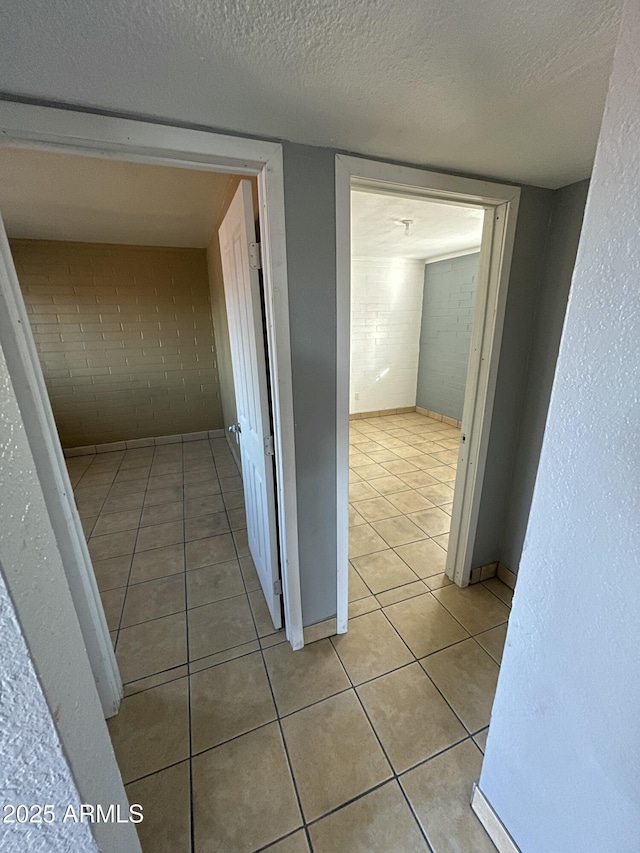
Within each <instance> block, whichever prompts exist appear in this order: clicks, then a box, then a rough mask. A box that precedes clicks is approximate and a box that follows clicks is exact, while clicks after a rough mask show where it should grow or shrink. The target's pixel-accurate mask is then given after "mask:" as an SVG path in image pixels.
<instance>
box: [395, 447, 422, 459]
mask: <svg viewBox="0 0 640 853" xmlns="http://www.w3.org/2000/svg"><path fill="white" fill-rule="evenodd" d="M393 452H394V453H395V454H396V456H399V457H400V458H401V459H409V460H411V459H412V457H414V456H420V455H421V451H420V450H417V449H416V448H415V447H412V446H411V445H410V444H409V445H407V446H406V447H396V448H394V451H393Z"/></svg>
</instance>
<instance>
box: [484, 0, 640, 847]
mask: <svg viewBox="0 0 640 853" xmlns="http://www.w3.org/2000/svg"><path fill="white" fill-rule="evenodd" d="M639 42H640V6H639V5H638V4H637V3H629V4H627V6H626V7H625V14H624V18H623V21H622V26H621V30H620V38H619V42H618V47H617V50H616V58H615V61H614V69H613V75H612V78H611V84H610V89H609V96H608V101H607V108H606V111H605V116H604V120H603V125H602V132H601V136H600V142H599V144H598V151H597V155H596V161H595V166H594V171H593V176H592V180H591V186H590V189H589V197H588V200H587V206H586V211H585V218H584V226H583V231H582V235H581V238H580V245H579V249H578V258H577V262H576V267H575V271H574V275H573V282H572V286H571V292H570V295H569V304H568V308H567V316H566V320H565V325H564V330H563V333H562V340H561V344H560V353H559V357H558V365H557V370H556V376H555V380H554V384H553V391H552V395H551V404H550V408H549V417H548V420H547V425H546V430H545V435H544V442H543V446H542V454H541V458H540V467H539V470H538V477H537V480H536V485H535V491H534V497H533V505H532V508H531V516H530V519H529V526H528V528H527V535H526V539H525V545H524V552H523V555H522V560H521V564H520V574H519V580H518V587H517V590H516V594H515V599H514V607H513V611H512V614H511V619H510V623H509V630H508V634H507V643H506V649H505V654H504V658H503V662H502V668H501V671H500V678H499V682H498V690H497V695H496V700H495V704H494V708H493V716H492V720H491V729H490V733H489V739H488V743H487V751H486V755H485V759H484V764H483V768H482V775H481V779H480V785H481V788H482V790H483V791H484V793H485V795H486V796H487V797H488V799H489V801H490V802H491V803H492V805H493V807H494V808H495V810H496V811H497V813H498V815H499V816H500V818H501V820H502V821H503V823H504V824H505V826H506V827H507V829H508V830H509V832H510V833H511V835H512V837H513V838H514V840H515V842H516V843H517V844H518V846H519V848H520V850H521V851H522V853H540V851H545V853H567V851H581V853H601V851H604V850H607V851H614V850H615V851H616V853H637V850H638V839H639V838H640V797H639V796H638V791H639V790H640V770H639V768H640V739H639V738H638V736H637V722H638V720H637V718H638V706H639V705H640V669H639V668H638V666H637V665H636V662H637V658H638V644H639V643H640V623H639V621H638V613H639V612H640V585H638V583H637V577H638V573H639V571H640V559H639V556H638V555H639V554H640V526H639V525H638V518H640V485H639V484H640V480H639V478H638V471H639V470H640V450H639V445H638V441H637V426H638V422H640V390H639V388H640V386H639V384H638V375H639V370H640V347H639V337H638V328H639V324H640V288H639V287H638V270H639V269H640V236H639V235H640V196H639V195H638V186H639V185H640V148H639V147H638V138H639V137H640V101H639V99H638V92H639V91H640V63H639V61H638V43H639Z"/></svg>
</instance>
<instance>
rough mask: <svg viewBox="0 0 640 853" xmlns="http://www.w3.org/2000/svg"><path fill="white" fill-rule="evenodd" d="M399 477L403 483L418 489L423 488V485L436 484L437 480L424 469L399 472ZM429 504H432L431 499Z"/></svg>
mask: <svg viewBox="0 0 640 853" xmlns="http://www.w3.org/2000/svg"><path fill="white" fill-rule="evenodd" d="M400 477H401V479H402V480H403V481H404V483H405V484H406V485H407V486H408V487H409V488H412V489H420V488H424V486H434V485H437V484H438V480H436V478H435V477H432V476H431V475H430V474H428V473H427V472H426V471H409V472H407V473H406V474H400ZM423 497H424V495H423ZM425 500H428V498H426V497H425ZM430 506H433V501H430Z"/></svg>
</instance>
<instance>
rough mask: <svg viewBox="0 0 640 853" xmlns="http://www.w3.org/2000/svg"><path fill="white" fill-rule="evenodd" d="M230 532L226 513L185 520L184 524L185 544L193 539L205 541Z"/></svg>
mask: <svg viewBox="0 0 640 853" xmlns="http://www.w3.org/2000/svg"><path fill="white" fill-rule="evenodd" d="M229 530H230V527H229V522H228V520H227V513H226V512H216V513H214V514H213V515H198V516H196V517H195V518H187V519H186V521H185V523H184V538H185V541H186V542H190V541H192V540H194V539H206V538H207V537H208V536H217V535H218V534H219V533H228V532H229Z"/></svg>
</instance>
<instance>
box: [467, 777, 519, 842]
mask: <svg viewBox="0 0 640 853" xmlns="http://www.w3.org/2000/svg"><path fill="white" fill-rule="evenodd" d="M471 808H472V810H473V813H474V814H475V816H476V817H477V818H478V820H479V821H480V823H481V824H482V826H483V827H484V830H485V832H486V833H487V835H488V836H489V838H490V839H491V840H492V841H493V843H494V844H495V846H496V849H497V850H498V853H520V850H519V848H518V845H517V844H516V843H515V841H514V840H513V838H512V837H511V836H510V835H509V833H508V832H507V829H506V827H505V825H504V824H503V823H502V821H501V820H500V818H499V817H498V815H497V814H496V813H495V811H494V809H493V806H492V805H491V803H490V802H489V800H488V799H487V798H486V797H485V795H484V794H483V793H482V791H481V790H480V788H479V787H478V783H477V782H476V783H475V784H474V786H473V793H472V794H471Z"/></svg>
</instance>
